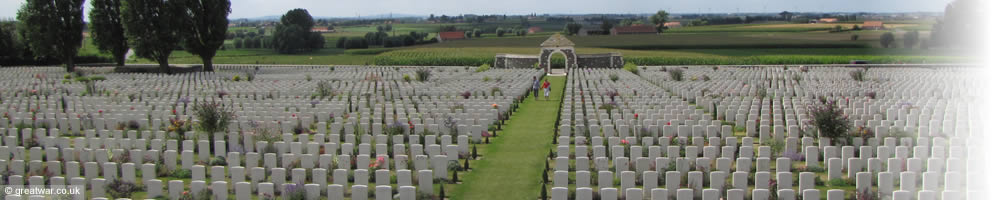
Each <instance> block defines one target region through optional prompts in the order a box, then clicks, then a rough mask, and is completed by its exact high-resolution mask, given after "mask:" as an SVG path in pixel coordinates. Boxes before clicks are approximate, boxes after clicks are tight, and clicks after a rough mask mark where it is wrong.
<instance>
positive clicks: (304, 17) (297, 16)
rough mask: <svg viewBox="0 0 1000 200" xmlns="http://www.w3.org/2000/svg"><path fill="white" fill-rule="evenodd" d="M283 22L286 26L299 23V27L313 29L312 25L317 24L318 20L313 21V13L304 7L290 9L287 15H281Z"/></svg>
mask: <svg viewBox="0 0 1000 200" xmlns="http://www.w3.org/2000/svg"><path fill="white" fill-rule="evenodd" d="M281 24H282V25H286V26H287V25H292V24H295V25H298V26H299V27H304V28H307V30H311V29H312V27H313V26H314V25H316V22H315V21H313V17H312V15H310V14H309V11H307V10H306V9H302V8H296V9H292V10H289V11H288V12H287V13H285V15H282V16H281Z"/></svg>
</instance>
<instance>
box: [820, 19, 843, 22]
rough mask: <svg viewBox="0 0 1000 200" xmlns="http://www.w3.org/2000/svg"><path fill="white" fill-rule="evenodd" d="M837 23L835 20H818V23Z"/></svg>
mask: <svg viewBox="0 0 1000 200" xmlns="http://www.w3.org/2000/svg"><path fill="white" fill-rule="evenodd" d="M837 21H839V20H837V18H820V19H819V22H820V23H834V22H837Z"/></svg>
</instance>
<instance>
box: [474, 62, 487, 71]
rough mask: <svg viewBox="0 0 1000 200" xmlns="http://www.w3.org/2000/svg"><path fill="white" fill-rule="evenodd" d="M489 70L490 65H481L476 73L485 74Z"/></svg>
mask: <svg viewBox="0 0 1000 200" xmlns="http://www.w3.org/2000/svg"><path fill="white" fill-rule="evenodd" d="M487 70H490V64H482V65H479V68H476V72H485V71H487Z"/></svg>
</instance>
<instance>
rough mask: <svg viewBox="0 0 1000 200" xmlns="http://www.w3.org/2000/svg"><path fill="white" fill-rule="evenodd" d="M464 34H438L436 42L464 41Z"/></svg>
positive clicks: (459, 32) (454, 32) (458, 32)
mask: <svg viewBox="0 0 1000 200" xmlns="http://www.w3.org/2000/svg"><path fill="white" fill-rule="evenodd" d="M464 39H465V32H461V31H453V32H440V33H438V35H437V41H438V42H444V41H448V40H464Z"/></svg>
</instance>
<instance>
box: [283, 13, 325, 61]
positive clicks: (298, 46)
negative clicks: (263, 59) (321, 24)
mask: <svg viewBox="0 0 1000 200" xmlns="http://www.w3.org/2000/svg"><path fill="white" fill-rule="evenodd" d="M314 25H315V22H314V21H313V18H312V15H309V11H306V10H305V9H301V8H296V9H292V10H290V11H288V12H287V13H285V15H282V16H281V24H278V26H276V27H275V29H274V37H273V38H272V41H273V42H272V43H273V45H274V46H273V48H274V50H276V51H278V53H282V54H292V53H299V52H306V51H312V50H315V49H320V48H323V45H324V43H325V40H324V38H323V36H322V35H320V34H319V33H313V32H312V27H313V26H314Z"/></svg>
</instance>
